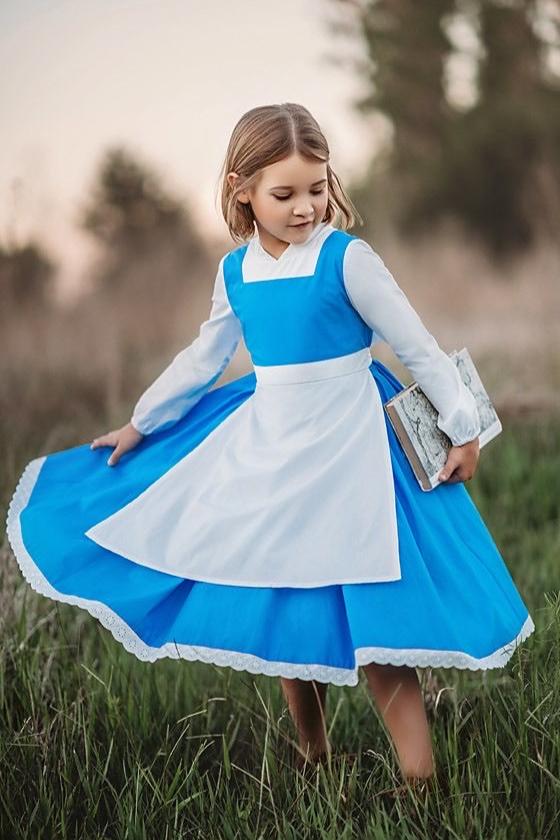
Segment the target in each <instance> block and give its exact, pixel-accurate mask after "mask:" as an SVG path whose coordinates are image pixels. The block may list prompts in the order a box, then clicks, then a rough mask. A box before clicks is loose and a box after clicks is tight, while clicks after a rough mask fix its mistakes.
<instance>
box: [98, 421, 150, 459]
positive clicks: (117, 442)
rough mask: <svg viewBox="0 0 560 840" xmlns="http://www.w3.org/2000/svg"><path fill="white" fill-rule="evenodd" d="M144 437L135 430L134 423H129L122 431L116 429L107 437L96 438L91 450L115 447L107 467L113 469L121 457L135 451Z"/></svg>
mask: <svg viewBox="0 0 560 840" xmlns="http://www.w3.org/2000/svg"><path fill="white" fill-rule="evenodd" d="M143 437H144V435H143V434H142V433H141V432H139V431H138V430H137V429H135V428H134V426H133V425H132V423H127V424H126V426H122V427H121V428H120V429H115V430H114V431H112V432H107V434H106V435H101V437H98V438H94V439H93V441H92V442H91V444H90V447H89V448H90V449H96V448H97V447H98V446H114V447H115V448H114V450H113V452H111V455H110V457H109V460H108V461H107V465H108V466H109V467H112V466H114V465H115V464H116V463H118V460H119V458H120V457H121V455H124V453H125V452H128V451H129V450H130V449H134V447H135V446H137V445H138V444H139V443H140V441H141V440H142V438H143Z"/></svg>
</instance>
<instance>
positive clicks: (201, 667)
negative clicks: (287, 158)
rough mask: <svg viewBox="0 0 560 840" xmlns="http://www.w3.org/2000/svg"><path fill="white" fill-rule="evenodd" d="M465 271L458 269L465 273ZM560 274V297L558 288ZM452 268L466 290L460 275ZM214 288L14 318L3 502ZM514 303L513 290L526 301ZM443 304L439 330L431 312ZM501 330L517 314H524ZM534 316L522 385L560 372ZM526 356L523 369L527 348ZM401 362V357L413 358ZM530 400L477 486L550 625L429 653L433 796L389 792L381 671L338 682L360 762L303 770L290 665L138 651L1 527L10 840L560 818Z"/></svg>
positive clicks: (482, 834)
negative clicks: (500, 642)
mask: <svg viewBox="0 0 560 840" xmlns="http://www.w3.org/2000/svg"><path fill="white" fill-rule="evenodd" d="M420 264H421V262H420ZM432 265H433V263H432ZM426 271H427V268H426ZM397 275H398V272H397ZM451 275H452V272H450V276H451ZM461 277H462V274H461V272H458V273H457V274H456V281H457V282H458V283H459V284H460V280H461ZM457 278H458V279H457ZM450 282H451V281H450ZM403 285H405V284H403ZM424 288H425V289H429V284H427V285H425V286H424ZM523 288H524V289H525V290H526V287H525V285H524V286H523ZM546 288H547V290H548V291H547V294H549V295H551V297H550V298H547V300H548V301H549V306H550V307H552V306H553V305H556V304H555V303H554V301H553V297H554V295H555V293H554V292H553V290H552V286H550V287H549V286H547V287H546ZM453 289H454V290H455V291H453V294H452V297H453V295H455V293H456V292H457V284H455V286H453V285H452V290H453ZM207 291H208V290H206V292H203V293H202V295H201V299H200V301H199V302H198V308H196V307H195V309H196V317H193V320H192V321H191V322H190V327H189V330H188V331H187V329H186V326H184V325H183V314H182V313H183V311H186V309H187V306H186V302H185V305H184V310H182V309H181V306H179V308H178V310H177V311H176V313H175V315H173V313H171V311H169V312H168V317H167V318H162V316H161V313H160V315H159V318H160V322H159V326H157V327H154V326H153V324H152V327H151V332H150V330H149V329H148V328H147V325H146V321H145V319H146V318H147V317H148V316H149V313H143V315H142V314H140V315H139V313H138V311H137V310H133V309H130V310H126V311H124V310H119V311H116V312H115V311H113V312H111V311H107V309H106V308H105V309H102V308H99V309H96V308H95V306H93V307H92V305H91V304H89V305H87V306H84V307H83V308H82V309H79V310H76V311H73V312H68V313H66V314H64V313H58V314H54V315H52V316H50V317H49V318H48V319H46V318H44V317H43V316H42V313H37V315H36V318H35V319H33V318H28V319H27V321H26V323H25V324H12V325H11V326H10V325H8V326H7V327H6V329H5V331H4V340H5V344H4V346H5V347H6V352H5V353H4V354H2V356H1V357H0V372H1V374H2V375H1V376H0V457H1V459H2V465H3V470H2V482H1V483H0V496H1V498H0V504H1V506H2V509H3V510H4V512H5V510H6V507H7V504H8V501H9V499H10V496H11V493H12V492H13V489H14V486H15V483H16V481H17V478H18V476H19V474H20V472H21V470H22V468H23V466H24V465H25V463H26V462H27V461H28V460H30V459H31V458H32V457H36V456H37V455H39V454H46V453H48V452H52V451H55V450H58V449H62V448H65V447H69V446H72V445H76V444H78V443H83V442H84V441H87V440H89V439H91V437H93V436H94V435H97V434H100V433H101V432H103V431H105V430H107V429H109V428H113V427H114V426H116V425H117V424H118V423H122V422H125V421H126V419H127V418H128V415H129V410H130V407H131V402H132V400H133V399H134V397H135V396H136V395H138V394H139V393H140V391H141V388H142V387H143V386H144V385H145V384H147V383H148V382H149V381H150V380H151V379H152V377H153V376H155V375H156V373H157V372H158V371H159V370H160V369H161V367H162V365H163V364H164V363H165V362H167V361H168V360H170V358H171V356H172V354H173V351H174V350H175V349H177V350H178V349H180V347H181V346H184V344H186V343H187V342H188V341H189V340H192V338H193V337H194V335H195V334H196V327H194V326H193V325H194V324H197V323H199V322H200V320H201V317H204V316H205V312H206V310H207V308H208V303H207V301H208V297H207ZM409 291H410V292H411V298H412V299H413V300H415V302H416V298H415V295H414V293H413V290H412V289H411V288H410V286H409ZM504 294H505V295H507V290H502V295H504ZM512 294H513V293H512ZM523 295H524V296H525V297H523V296H522V298H521V300H529V297H530V296H528V295H526V291H524V292H523ZM438 300H439V297H438ZM486 300H487V301H488V300H490V292H487V298H486ZM554 300H556V298H555V297H554ZM451 305H452V304H451V302H449V301H448V303H447V304H446V306H447V307H448V308H449V307H450V306H451ZM535 305H536V304H535ZM189 306H191V302H190V301H189ZM507 307H508V308H509V309H508V311H509V312H510V313H511V312H513V311H514V310H515V311H517V309H516V305H514V302H512V300H508V302H507ZM419 308H420V309H421V307H419ZM189 311H191V310H189ZM446 311H447V310H446ZM483 311H484V312H487V311H488V310H487V309H484V307H481V309H480V313H482V312H483ZM520 313H521V310H520V309H519V313H518V314H519V319H518V321H516V322H515V324H516V325H518V326H519V333H518V335H521V326H520V325H521V320H522V319H521V314H520ZM489 317H490V316H488V318H489ZM143 319H144V321H143ZM143 324H144V325H145V326H146V329H143ZM166 324H169V334H168V335H167V340H166V341H164V340H163V331H164V330H165V329H166ZM431 324H433V325H434V326H435V327H436V328H435V329H434V331H435V332H436V334H438V335H439V332H438V329H437V325H436V321H435V319H434V320H433V321H431ZM495 324H497V322H496V320H495ZM509 326H511V324H510V325H509ZM469 329H470V327H469V328H467V329H466V333H465V334H466V335H469V334H470V333H469ZM496 329H497V327H496ZM502 329H503V330H504V329H505V331H504V333H503V335H505V334H506V333H508V325H507V324H506V325H505V328H504V327H502ZM508 334H509V333H508ZM485 335H486V336H488V335H490V332H487V333H485ZM523 335H524V336H525V339H524V344H523V352H525V353H527V354H531V356H530V358H531V363H532V367H531V372H530V373H525V374H524V379H523V389H525V388H528V387H529V385H530V384H531V382H532V381H533V380H534V379H535V374H536V373H538V372H542V373H543V379H542V381H541V382H536V386H537V389H539V388H540V390H541V391H550V390H551V388H552V386H553V385H554V386H555V385H556V384H557V383H558V372H559V368H558V363H557V359H556V358H555V357H554V356H553V355H552V354H550V358H549V363H547V366H546V368H543V367H541V366H540V361H539V360H540V358H541V357H540V356H534V355H532V354H533V350H534V351H535V352H536V348H537V345H538V341H536V340H535V342H534V344H532V345H531V344H529V343H528V339H527V335H526V333H525V332H523ZM147 336H148V337H149V342H148V343H149V344H150V345H151V346H150V353H149V355H147V346H146V341H147ZM514 338H515V330H514V332H513V334H512V336H511V340H512V341H513V340H514ZM159 342H161V344H159ZM455 343H456V342H455ZM444 344H445V342H444ZM467 344H468V346H470V347H471V349H472V347H473V345H472V344H471V343H470V342H467ZM158 346H160V347H161V349H160V351H158V352H155V351H156V350H157V347H158ZM498 346H500V347H501V346H502V344H499V343H498V344H495V345H494V347H493V348H489V346H487V345H485V344H481V345H480V352H481V355H480V356H477V359H479V360H482V359H486V360H487V361H488V367H483V369H482V375H483V379H485V381H488V380H487V375H488V376H489V377H490V381H491V382H494V381H495V382H497V381H498V380H499V381H500V383H501V382H502V379H504V392H503V393H504V394H505V393H507V392H508V388H509V389H510V393H514V394H515V393H516V391H517V390H519V381H518V380H516V379H515V377H513V378H512V377H511V376H510V377H509V378H508V379H507V382H506V381H505V378H504V377H503V373H504V370H508V367H507V365H506V366H505V367H502V368H500V365H499V363H498V361H497V360H498V355H497V348H498ZM504 348H505V349H507V347H505V345H504ZM449 349H451V345H449ZM548 349H549V350H550V347H549V348H548ZM243 352H244V351H243V350H242V351H241V353H242V354H243ZM543 353H544V351H543ZM485 354H486V355H485ZM377 355H379V356H380V358H382V359H383V360H385V361H388V362H390V363H391V364H392V363H393V359H389V358H388V357H387V355H386V354H383V353H381V354H379V353H378V354H377ZM475 355H476V353H475ZM240 358H241V364H240V362H239V359H240ZM512 358H513V359H514V361H510V367H509V371H510V372H511V371H513V372H514V373H515V372H516V371H517V370H518V369H519V368H518V364H519V357H515V356H513V357H512ZM516 358H517V361H516V360H515V359H516ZM542 358H544V355H543V356H542ZM491 363H492V364H495V365H496V368H492V367H491ZM236 364H237V367H236ZM236 364H234V365H233V366H232V367H230V368H229V369H228V372H227V375H226V377H225V378H226V379H227V378H231V377H233V376H236V375H238V374H239V373H240V372H242V370H243V368H244V367H245V366H246V357H245V359H243V357H242V356H241V357H239V356H238V357H237V360H236ZM485 364H486V362H485ZM396 371H397V373H398V374H400V375H402V368H401V369H399V368H398V366H397V368H396ZM487 372H488V373H487ZM494 375H495V377H496V378H495V379H492V377H494ZM403 378H405V377H403ZM505 385H507V387H505ZM498 402H499V401H498ZM534 405H535V408H534V410H533V411H526V410H525V409H523V410H520V409H519V405H518V404H517V403H516V404H515V405H514V404H513V402H512V403H508V401H507V400H505V399H504V401H503V402H501V403H500V402H499V405H498V408H499V412H500V413H501V417H502V420H503V425H504V430H503V433H502V435H500V437H499V438H498V439H496V440H495V441H492V442H491V443H490V444H489V445H488V447H487V448H485V449H484V450H483V453H482V455H481V460H480V464H479V468H478V470H477V473H476V475H475V477H474V479H473V481H471V482H470V483H469V485H468V489H469V492H470V493H471V495H472V497H473V500H474V501H475V503H476V504H477V506H478V508H479V510H480V512H481V514H482V516H483V517H484V519H485V521H486V523H487V524H488V527H489V529H490V530H491V532H492V534H493V536H494V538H495V540H496V542H497V544H498V546H499V548H500V550H501V551H502V554H503V556H504V558H505V560H506V563H507V565H508V568H509V569H510V571H511V573H512V575H513V577H514V580H515V581H516V584H517V585H518V587H519V589H520V591H521V594H522V596H523V598H524V600H525V601H526V603H527V606H528V607H529V610H530V612H531V614H532V616H533V619H534V621H535V624H536V632H535V633H534V634H533V635H532V636H531V637H530V638H529V639H528V640H527V641H526V642H524V643H523V645H522V646H521V647H520V648H518V649H517V651H515V653H514V656H513V657H512V659H511V660H510V662H509V663H508V664H507V666H506V667H505V668H503V669H495V670H491V671H479V672H473V671H468V670H467V671H462V670H458V669H423V670H419V672H418V673H419V675H420V677H421V680H422V687H423V691H424V696H425V702H426V707H427V709H428V713H429V717H430V720H431V723H432V731H433V739H434V748H435V755H436V764H437V766H438V768H439V771H440V772H441V773H442V774H443V775H444V776H447V778H448V779H449V791H448V792H446V793H445V794H444V793H440V792H437V793H436V794H434V795H433V796H432V797H431V798H430V801H429V802H428V803H427V805H425V806H424V805H422V804H421V802H420V801H419V800H415V799H413V798H411V799H409V800H408V802H405V803H397V804H395V805H394V806H393V807H392V808H391V807H390V806H388V805H386V804H384V803H383V802H382V801H381V799H380V797H379V796H378V793H379V791H380V790H382V789H383V788H386V787H388V786H390V785H392V784H394V783H397V782H398V781H399V780H400V779H399V774H398V766H397V763H396V760H395V756H394V754H393V752H392V748H391V744H390V741H389V739H388V737H387V733H386V731H385V729H384V726H383V723H382V719H381V717H380V715H379V713H378V710H377V709H376V707H375V705H374V702H373V700H372V698H371V696H370V694H369V693H368V690H367V683H366V681H365V677H364V675H363V673H361V674H360V682H359V684H358V685H357V686H355V687H348V686H344V687H335V686H330V687H329V691H328V698H327V712H328V725H329V737H330V739H331V742H332V744H333V747H334V749H335V750H336V751H342V752H345V751H347V752H358V753H359V758H358V760H357V762H356V763H355V764H353V765H352V766H346V765H345V764H342V765H341V766H338V767H334V766H333V768H331V770H330V771H329V769H328V768H326V767H320V768H319V770H318V771H317V772H316V774H315V775H312V776H311V778H309V779H307V780H306V779H304V778H302V777H301V776H299V775H298V774H296V773H295V771H294V770H293V769H292V768H291V765H290V744H291V743H292V739H293V738H294V735H295V733H294V730H293V726H292V723H291V719H290V717H289V714H288V709H287V706H286V703H285V701H284V698H283V695H282V692H281V688H280V685H279V681H278V680H277V679H271V678H269V677H265V676H262V675H257V676H254V675H251V674H249V673H247V672H241V671H239V672H238V671H234V670H232V669H230V668H219V667H217V666H212V665H206V664H203V663H198V662H183V661H177V660H168V659H165V660H158V661H157V662H155V663H145V662H140V661H139V660H137V659H136V658H135V657H134V656H132V655H131V654H128V653H127V652H126V651H125V650H124V648H122V647H121V646H120V645H119V644H118V643H117V642H116V641H115V640H114V639H113V637H112V636H111V635H110V633H109V632H108V631H107V630H105V629H104V628H103V627H101V625H100V624H98V623H97V622H96V621H95V620H94V619H93V618H91V616H89V614H87V613H85V612H84V611H82V610H80V609H78V608H76V607H73V606H70V605H67V604H60V603H58V602H54V601H50V600H48V599H46V598H43V597H41V596H39V595H37V594H36V593H35V592H33V590H31V589H30V587H29V586H28V585H27V584H26V583H25V581H24V580H23V578H22V576H21V574H20V572H19V569H18V567H17V564H16V562H15V559H14V558H13V556H12V553H11V551H10V549H9V547H8V545H7V542H6V539H5V538H4V542H3V545H2V548H1V555H0V625H1V647H0V704H1V713H2V728H1V735H0V780H1V782H0V840H20V838H21V840H23V838H29V840H40V839H41V840H42V838H45V840H53V839H54V838H56V840H59V838H60V840H69V838H87V839H88V840H90V838H91V840H94V838H95V839H96V838H99V840H101V838H103V840H108V838H119V840H121V838H127V840H128V838H130V840H144V839H145V840H153V838H157V840H167V838H179V837H182V838H189V840H190V838H204V840H208V839H209V838H211V839H212V840H213V838H232V839H233V838H251V840H254V838H268V837H271V838H272V837H274V838H283V840H284V839H285V840H291V838H294V840H295V838H298V840H299V838H303V837H306V838H307V837H309V838H311V837H313V838H315V837H317V838H319V837H320V838H341V840H347V838H365V837H367V838H374V839H375V838H391V840H393V838H399V840H401V839H402V840H408V838H440V837H441V838H456V840H459V838H460V840H463V838H481V840H489V838H492V840H502V839H503V840H505V838H508V840H509V838H512V837H516V838H543V840H544V838H551V840H553V838H554V839H555V838H557V837H559V836H560V712H559V703H558V698H559V697H560V667H559V666H560V663H559V656H560V654H559V649H560V562H559V560H560V515H559V503H558V500H559V499H560V418H559V415H558V414H557V413H555V412H550V413H543V406H542V404H539V402H538V400H535V401H534ZM525 407H527V406H525ZM4 520H5V515H3V516H2V534H3V523H4Z"/></svg>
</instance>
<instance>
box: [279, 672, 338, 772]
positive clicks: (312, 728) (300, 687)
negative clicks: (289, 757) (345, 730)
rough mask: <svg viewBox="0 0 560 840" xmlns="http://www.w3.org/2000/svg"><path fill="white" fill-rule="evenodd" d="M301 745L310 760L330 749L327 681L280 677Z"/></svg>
mask: <svg viewBox="0 0 560 840" xmlns="http://www.w3.org/2000/svg"><path fill="white" fill-rule="evenodd" d="M280 682H281V684H282V691H283V692H284V697H285V698H286V700H287V701H288V708H289V710H290V714H291V716H292V720H293V721H294V725H295V727H296V730H297V733H298V738H299V746H300V749H301V750H302V751H303V753H305V754H306V755H307V757H308V758H309V759H310V760H314V759H315V758H317V757H318V756H320V755H322V754H325V753H327V752H330V748H331V747H330V743H329V740H328V737H327V727H326V720H325V717H326V716H325V707H326V696H327V688H328V683H320V682H316V681H315V680H300V679H287V678H286V677H280Z"/></svg>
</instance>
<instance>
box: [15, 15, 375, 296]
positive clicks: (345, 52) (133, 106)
mask: <svg viewBox="0 0 560 840" xmlns="http://www.w3.org/2000/svg"><path fill="white" fill-rule="evenodd" d="M350 17H351V8H348V9H346V8H341V7H339V4H337V3H336V2H335V0H282V3H278V2H272V0H235V2H229V0H2V3H1V4H0V59H1V64H2V68H3V72H2V82H1V84H0V108H1V111H0V112H1V113H2V117H3V120H2V122H3V127H2V140H1V145H0V189H1V201H0V240H1V241H2V242H7V241H14V240H15V241H24V240H25V239H26V238H27V237H28V236H30V235H34V236H37V237H38V238H40V239H41V241H43V242H44V243H46V244H47V245H48V246H49V247H50V248H51V249H52V252H53V254H54V255H55V257H56V259H57V260H59V261H60V262H61V263H62V269H63V270H62V272H61V280H62V285H63V286H64V285H66V286H67V287H68V289H70V288H71V286H72V284H73V283H75V282H76V278H77V276H78V275H79V271H80V269H81V267H82V266H84V265H85V264H87V262H88V260H89V259H90V258H91V255H92V253H93V251H92V243H91V242H90V241H89V240H88V239H87V238H86V236H85V235H84V234H83V233H80V232H79V230H78V228H77V225H76V219H77V214H78V210H79V208H80V206H81V204H82V203H83V202H84V200H85V198H86V196H87V195H88V193H89V190H90V189H91V187H92V185H93V183H94V179H95V174H96V167H97V166H98V164H99V162H100V160H101V158H102V155H103V152H104V150H105V149H107V148H109V147H110V146H112V145H114V144H124V145H126V147H127V148H128V149H129V150H130V151H132V152H133V153H134V154H135V155H138V157H139V158H140V159H141V160H143V161H144V162H145V163H146V164H148V165H149V166H151V167H154V168H155V169H156V171H158V172H159V173H160V175H161V176H162V178H163V180H164V183H165V184H166V185H167V186H168V188H169V189H170V190H171V191H172V192H173V193H174V194H175V195H178V196H179V197H183V198H185V199H186V200H187V201H188V202H189V205H190V206H191V208H192V209H193V211H194V214H195V217H196V220H197V223H198V224H199V226H200V227H201V229H203V230H207V231H208V233H209V234H210V235H212V236H216V235H220V234H223V235H224V236H227V228H226V226H225V223H224V222H223V220H222V219H221V217H220V214H219V207H218V206H217V200H216V189H217V180H218V174H219V170H220V166H221V163H222V160H223V157H224V155H225V151H226V147H227V143H228V140H229V136H230V134H231V131H232V129H233V127H234V125H235V123H236V122H237V120H238V119H239V117H240V116H241V115H242V114H243V113H244V112H245V111H247V110H248V109H249V108H252V107H255V106H256V105H262V104H267V103H273V102H285V101H292V102H299V103H301V104H303V105H305V106H306V107H307V108H309V110H310V111H311V112H312V113H313V115H314V116H315V117H316V119H317V120H318V121H319V123H320V125H321V127H322V129H323V131H324V133H325V134H326V136H327V139H328V142H329V145H330V150H331V165H332V166H333V168H334V169H335V171H336V172H337V173H338V174H339V176H340V177H341V178H342V179H343V180H344V179H346V178H350V177H354V176H358V175H359V174H360V172H361V171H363V168H364V167H365V166H366V164H367V162H368V161H369V159H370V157H371V155H372V153H373V152H374V150H375V149H376V148H377V146H378V145H379V144H381V143H382V142H384V139H385V137H386V135H387V125H386V124H384V121H383V120H382V119H380V118H379V117H377V118H376V117H375V116H374V115H372V116H371V117H369V118H365V117H363V116H362V115H359V114H358V113H357V112H356V110H355V108H354V107H353V104H352V103H353V100H355V99H356V98H358V97H359V96H360V95H362V93H363V92H364V88H363V83H362V82H361V81H360V79H359V78H358V77H357V74H356V73H355V71H354V70H353V69H352V68H350V67H349V66H347V65H345V64H344V60H345V59H349V58H360V57H361V55H362V52H363V45H362V43H361V41H360V40H359V38H357V37H355V38H353V37H346V38H341V37H335V35H334V34H333V33H332V32H331V31H330V27H331V26H332V24H333V23H335V22H337V21H338V22H339V23H340V21H348V20H349V19H350ZM333 58H337V59H339V60H341V59H342V63H340V61H339V62H338V63H335V62H333V61H332V59H333Z"/></svg>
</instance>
